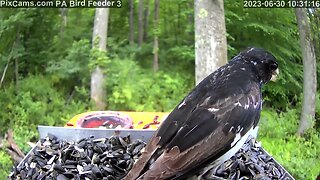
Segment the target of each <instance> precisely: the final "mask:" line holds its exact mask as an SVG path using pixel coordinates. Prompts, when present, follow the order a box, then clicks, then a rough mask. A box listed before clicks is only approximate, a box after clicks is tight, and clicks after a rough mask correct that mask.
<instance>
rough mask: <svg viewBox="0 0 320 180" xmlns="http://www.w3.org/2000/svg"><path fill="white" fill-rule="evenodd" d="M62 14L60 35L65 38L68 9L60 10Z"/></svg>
mask: <svg viewBox="0 0 320 180" xmlns="http://www.w3.org/2000/svg"><path fill="white" fill-rule="evenodd" d="M60 13H61V26H60V33H61V36H63V33H64V30H65V28H66V27H67V14H68V8H60Z"/></svg>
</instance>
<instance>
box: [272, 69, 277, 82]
mask: <svg viewBox="0 0 320 180" xmlns="http://www.w3.org/2000/svg"><path fill="white" fill-rule="evenodd" d="M278 74H279V69H276V70H275V71H274V72H273V73H272V76H271V81H273V82H275V81H277V77H278Z"/></svg>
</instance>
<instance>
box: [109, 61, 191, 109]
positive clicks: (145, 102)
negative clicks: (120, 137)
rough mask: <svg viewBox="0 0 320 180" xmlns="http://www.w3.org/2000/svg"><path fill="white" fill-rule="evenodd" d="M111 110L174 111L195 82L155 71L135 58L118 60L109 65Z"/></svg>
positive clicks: (176, 75)
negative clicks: (146, 67)
mask: <svg viewBox="0 0 320 180" xmlns="http://www.w3.org/2000/svg"><path fill="white" fill-rule="evenodd" d="M107 77H108V80H107V82H108V83H107V92H108V94H109V95H108V103H109V109H114V110H117V109H122V110H135V111H170V110H171V109H172V108H174V106H175V105H176V104H177V103H178V101H180V100H181V99H182V98H183V96H184V95H185V94H186V93H187V91H188V89H190V88H191V87H192V84H193V81H192V80H190V78H188V77H184V78H182V77H181V76H179V75H178V74H168V73H164V72H162V71H160V72H158V73H156V74H154V73H153V72H151V71H150V70H144V69H141V67H139V66H138V65H137V64H136V63H135V62H134V61H132V60H121V59H114V60H112V61H111V63H110V64H109V66H108V73H107Z"/></svg>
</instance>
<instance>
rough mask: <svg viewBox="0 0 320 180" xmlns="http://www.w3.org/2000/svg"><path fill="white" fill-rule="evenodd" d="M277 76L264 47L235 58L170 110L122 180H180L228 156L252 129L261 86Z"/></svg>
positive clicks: (256, 113)
mask: <svg viewBox="0 0 320 180" xmlns="http://www.w3.org/2000/svg"><path fill="white" fill-rule="evenodd" d="M277 73H278V64H277V62H276V59H275V57H274V56H273V55H271V54H270V53H269V52H267V51H265V50H263V49H260V48H249V49H247V50H245V51H243V52H241V53H240V54H238V55H237V56H236V57H234V58H233V59H232V60H231V61H230V62H229V63H228V64H226V65H224V66H222V67H220V68H219V69H218V70H216V71H215V72H213V73H212V74H210V75H209V76H208V77H206V78H205V79H204V80H203V81H202V82H201V83H199V84H198V85H197V86H196V87H195V88H194V89H193V90H192V91H191V92H190V93H189V94H188V95H187V96H186V97H185V98H184V99H183V100H182V101H181V102H180V103H179V105H177V106H176V107H175V109H174V110H173V111H172V112H171V113H170V114H169V115H168V117H167V118H166V120H165V121H164V122H163V123H162V124H161V126H160V127H159V129H158V130H157V131H156V133H155V134H154V135H153V137H152V138H151V139H150V141H149V142H148V144H147V146H146V147H145V150H144V151H143V152H142V155H141V157H140V158H139V159H138V161H137V162H136V163H135V165H134V166H133V168H132V169H131V171H130V172H129V173H128V174H127V176H126V178H125V179H127V180H133V179H152V180H153V179H179V178H180V179H181V176H182V175H184V174H186V173H188V172H190V171H194V170H195V169H196V168H199V167H201V166H203V165H206V164H208V162H210V163H212V164H213V165H215V164H219V163H222V162H224V161H225V160H227V159H228V158H230V157H231V156H232V155H234V154H235V153H236V152H237V151H238V150H239V149H240V147H241V146H242V145H243V144H244V142H245V140H246V139H247V137H248V135H249V134H250V133H251V132H253V131H254V130H255V129H256V127H257V124H258V121H259V118H260V112H261V106H262V95H261V87H262V85H263V84H265V83H267V82H269V81H270V80H271V79H272V78H273V77H274V76H275V75H276V74H277Z"/></svg>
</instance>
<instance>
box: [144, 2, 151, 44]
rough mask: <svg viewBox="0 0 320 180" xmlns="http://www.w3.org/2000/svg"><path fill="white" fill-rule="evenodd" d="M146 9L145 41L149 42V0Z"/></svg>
mask: <svg viewBox="0 0 320 180" xmlns="http://www.w3.org/2000/svg"><path fill="white" fill-rule="evenodd" d="M146 1H147V3H146V7H145V9H144V23H143V25H144V28H143V41H144V42H145V41H147V38H148V26H149V4H150V3H149V0H146Z"/></svg>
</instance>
